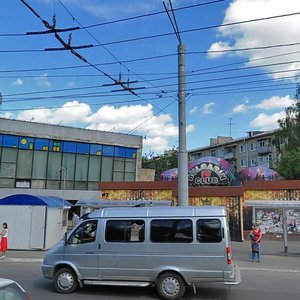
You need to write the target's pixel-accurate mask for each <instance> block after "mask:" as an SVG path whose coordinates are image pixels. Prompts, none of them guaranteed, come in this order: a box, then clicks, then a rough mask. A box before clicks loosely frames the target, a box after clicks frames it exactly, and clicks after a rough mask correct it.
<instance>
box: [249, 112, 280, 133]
mask: <svg viewBox="0 0 300 300" xmlns="http://www.w3.org/2000/svg"><path fill="white" fill-rule="evenodd" d="M284 117H285V112H284V111H281V112H279V113H275V114H273V115H267V114H266V113H260V114H259V115H258V116H257V117H256V118H255V119H253V120H252V121H251V122H250V126H251V127H253V128H257V129H259V130H272V129H276V128H278V123H277V120H279V119H282V118H284Z"/></svg>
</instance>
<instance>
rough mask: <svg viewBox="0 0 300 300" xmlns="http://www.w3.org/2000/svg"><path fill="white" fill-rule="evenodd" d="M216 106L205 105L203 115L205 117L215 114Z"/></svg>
mask: <svg viewBox="0 0 300 300" xmlns="http://www.w3.org/2000/svg"><path fill="white" fill-rule="evenodd" d="M214 106H215V103H214V102H209V103H206V104H204V105H203V113H204V114H205V115H210V114H212V113H213V108H214Z"/></svg>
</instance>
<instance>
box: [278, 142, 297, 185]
mask: <svg viewBox="0 0 300 300" xmlns="http://www.w3.org/2000/svg"><path fill="white" fill-rule="evenodd" d="M278 171H279V174H280V175H281V176H282V177H283V178H285V179H300V147H298V148H295V149H292V150H288V151H285V152H283V154H282V157H281V160H280V164H279V170H278Z"/></svg>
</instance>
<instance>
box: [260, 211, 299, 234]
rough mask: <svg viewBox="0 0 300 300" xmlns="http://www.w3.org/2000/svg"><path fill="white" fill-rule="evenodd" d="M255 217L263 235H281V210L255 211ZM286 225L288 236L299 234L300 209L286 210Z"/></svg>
mask: <svg viewBox="0 0 300 300" xmlns="http://www.w3.org/2000/svg"><path fill="white" fill-rule="evenodd" d="M255 217H256V221H257V222H258V223H259V224H260V225H259V227H260V229H261V230H262V232H263V234H265V233H274V234H282V233H283V226H282V210H281V209H257V210H256V211H255ZM286 223H287V232H288V234H291V233H300V209H287V210H286Z"/></svg>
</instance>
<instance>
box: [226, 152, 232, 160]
mask: <svg viewBox="0 0 300 300" xmlns="http://www.w3.org/2000/svg"><path fill="white" fill-rule="evenodd" d="M233 158H235V157H234V153H233V152H228V153H225V154H224V159H233Z"/></svg>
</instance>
